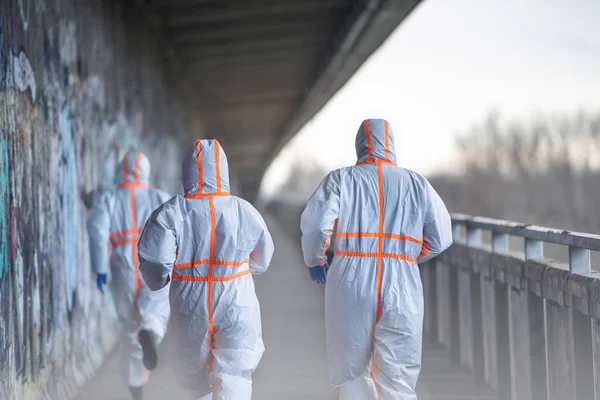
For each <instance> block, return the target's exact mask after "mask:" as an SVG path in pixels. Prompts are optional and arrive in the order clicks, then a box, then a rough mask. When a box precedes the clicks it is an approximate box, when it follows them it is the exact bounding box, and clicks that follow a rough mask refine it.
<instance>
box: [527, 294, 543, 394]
mask: <svg viewBox="0 0 600 400" xmlns="http://www.w3.org/2000/svg"><path fill="white" fill-rule="evenodd" d="M527 297H528V299H527V311H528V322H529V354H530V368H531V398H532V400H546V399H547V398H548V377H547V371H546V357H547V355H546V330H545V305H544V299H543V298H541V297H539V296H537V295H535V294H533V293H528V294H527Z"/></svg>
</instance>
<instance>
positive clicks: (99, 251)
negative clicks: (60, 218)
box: [87, 193, 113, 274]
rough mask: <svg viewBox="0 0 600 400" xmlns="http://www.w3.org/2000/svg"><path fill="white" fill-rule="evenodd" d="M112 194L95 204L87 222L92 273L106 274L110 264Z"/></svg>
mask: <svg viewBox="0 0 600 400" xmlns="http://www.w3.org/2000/svg"><path fill="white" fill-rule="evenodd" d="M112 200H113V198H112V194H111V193H105V194H103V195H102V196H100V198H98V199H97V200H96V202H95V203H94V207H93V208H92V215H91V216H90V218H89V219H88V221H87V228H88V234H89V247H90V258H91V263H92V272H94V273H96V274H106V273H107V272H108V268H109V262H110V247H109V239H110V214H111V208H112Z"/></svg>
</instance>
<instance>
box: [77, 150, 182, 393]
mask: <svg viewBox="0 0 600 400" xmlns="http://www.w3.org/2000/svg"><path fill="white" fill-rule="evenodd" d="M149 177H150V162H149V161H148V158H147V157H146V156H145V155H144V154H142V153H128V154H126V155H125V157H124V159H123V163H122V167H121V168H119V170H118V177H117V183H118V186H117V189H115V190H112V191H109V192H107V193H104V194H103V195H102V196H101V197H100V199H98V201H97V202H96V203H95V205H94V209H93V211H92V215H91V217H90V219H89V221H88V231H89V234H90V251H91V259H92V270H93V272H95V273H97V274H99V281H98V284H99V287H100V288H101V287H102V286H101V284H102V282H101V279H102V277H103V276H105V274H106V273H107V272H108V266H109V265H110V272H111V281H110V287H111V292H112V294H113V297H114V299H115V305H116V307H115V308H116V311H117V314H118V316H119V319H120V320H121V323H122V325H123V326H124V333H123V335H122V338H121V342H122V356H123V361H122V368H123V376H124V379H125V380H126V381H127V383H128V385H129V387H130V388H132V393H134V398H141V393H140V390H139V388H141V387H142V386H143V385H144V384H145V383H146V382H147V380H148V372H147V371H146V369H145V367H144V365H143V361H142V357H141V356H140V354H141V344H140V339H138V335H140V333H141V332H144V333H142V334H141V337H142V339H141V340H142V341H143V340H149V342H148V343H145V344H148V345H151V347H154V346H155V345H156V344H158V343H159V342H160V341H161V340H162V338H163V337H164V335H165V332H166V327H167V322H168V319H169V303H168V290H167V289H165V290H163V291H161V292H157V293H152V292H151V291H150V290H149V289H148V287H147V286H146V284H145V283H144V281H143V279H141V275H140V273H139V262H138V255H137V253H138V251H137V242H138V238H139V235H140V234H141V232H142V227H143V226H144V224H145V223H146V220H147V219H148V217H149V216H150V214H151V213H152V211H154V210H155V209H156V208H157V207H158V206H160V205H161V204H162V203H163V202H164V201H166V200H167V199H168V198H169V197H170V196H169V195H168V194H167V193H165V192H163V191H161V190H157V189H152V188H150V187H149V185H148V182H149ZM107 243H109V246H110V247H109V248H110V251H107ZM150 341H151V343H150ZM150 352H152V353H154V352H155V349H154V348H152V349H150ZM145 357H146V361H148V357H150V358H154V359H155V358H156V354H148V351H147V352H146V354H145ZM155 362H156V360H151V362H150V363H151V364H155Z"/></svg>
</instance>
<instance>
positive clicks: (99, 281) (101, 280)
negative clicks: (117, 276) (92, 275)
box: [96, 274, 106, 294]
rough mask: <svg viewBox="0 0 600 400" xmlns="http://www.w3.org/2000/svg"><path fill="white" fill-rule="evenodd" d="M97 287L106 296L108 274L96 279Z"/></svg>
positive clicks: (99, 275)
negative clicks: (105, 287)
mask: <svg viewBox="0 0 600 400" xmlns="http://www.w3.org/2000/svg"><path fill="white" fill-rule="evenodd" d="M96 285H97V286H98V290H100V291H101V292H102V294H104V288H103V286H104V285H106V274H98V276H97V277H96Z"/></svg>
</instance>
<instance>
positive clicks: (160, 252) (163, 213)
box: [138, 198, 180, 290]
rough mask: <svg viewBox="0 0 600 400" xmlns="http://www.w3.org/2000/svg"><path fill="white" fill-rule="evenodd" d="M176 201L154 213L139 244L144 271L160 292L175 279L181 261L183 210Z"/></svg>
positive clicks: (162, 206)
mask: <svg viewBox="0 0 600 400" xmlns="http://www.w3.org/2000/svg"><path fill="white" fill-rule="evenodd" d="M178 210H179V209H178V207H177V205H176V198H173V199H172V201H168V202H166V203H164V204H163V205H161V206H160V207H159V208H157V209H156V210H154V212H153V213H152V215H151V216H150V218H148V221H147V222H146V225H145V226H144V231H143V232H142V236H141V238H140V241H139V244H138V249H139V250H138V256H139V260H140V272H141V274H142V277H143V278H144V281H145V282H146V285H148V287H149V288H150V290H159V289H162V288H163V287H165V286H166V285H167V284H168V283H169V282H170V280H171V278H170V274H171V271H172V270H173V264H174V263H175V261H176V259H177V228H176V227H177V225H178V221H179V219H180V218H179V216H180V214H179V211H178Z"/></svg>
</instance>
